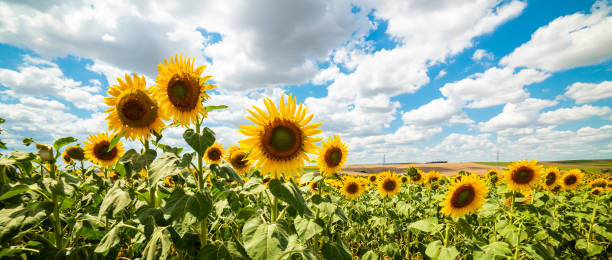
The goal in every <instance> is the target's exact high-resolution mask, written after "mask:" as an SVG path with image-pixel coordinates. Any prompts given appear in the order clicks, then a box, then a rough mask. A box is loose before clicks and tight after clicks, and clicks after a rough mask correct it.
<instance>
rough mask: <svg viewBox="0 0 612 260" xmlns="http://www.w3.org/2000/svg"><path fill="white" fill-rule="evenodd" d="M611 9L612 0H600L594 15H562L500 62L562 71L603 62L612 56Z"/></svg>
mask: <svg viewBox="0 0 612 260" xmlns="http://www.w3.org/2000/svg"><path fill="white" fill-rule="evenodd" d="M611 11H612V6H611V5H610V2H609V1H598V2H596V3H595V4H594V5H593V7H592V8H591V13H590V14H584V13H575V14H571V15H567V16H562V17H559V18H557V19H555V20H553V21H552V22H550V23H549V24H548V25H546V26H543V27H540V28H539V29H538V30H537V31H536V32H535V33H533V34H532V35H531V40H530V41H528V42H527V43H525V44H523V45H521V46H520V47H518V48H516V49H515V50H514V51H513V52H512V53H510V54H509V55H508V56H506V57H503V58H502V59H501V61H500V64H502V65H505V66H509V67H513V68H514V67H528V68H538V69H543V70H547V71H561V70H567V69H571V68H575V67H582V66H588V65H594V64H598V63H601V62H602V61H605V60H607V59H609V58H610V57H612V48H610V46H612V17H611V16H610V15H609V14H610V12H611Z"/></svg>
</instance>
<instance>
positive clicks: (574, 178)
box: [561, 169, 584, 190]
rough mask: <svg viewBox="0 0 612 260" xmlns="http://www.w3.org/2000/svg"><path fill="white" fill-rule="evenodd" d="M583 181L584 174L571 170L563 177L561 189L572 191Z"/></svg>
mask: <svg viewBox="0 0 612 260" xmlns="http://www.w3.org/2000/svg"><path fill="white" fill-rule="evenodd" d="M582 179H584V173H582V171H580V170H578V169H571V170H570V171H569V172H568V173H566V174H565V175H563V178H562V181H561V182H562V184H563V188H564V189H567V190H571V189H574V188H576V187H578V185H580V184H581V183H582Z"/></svg>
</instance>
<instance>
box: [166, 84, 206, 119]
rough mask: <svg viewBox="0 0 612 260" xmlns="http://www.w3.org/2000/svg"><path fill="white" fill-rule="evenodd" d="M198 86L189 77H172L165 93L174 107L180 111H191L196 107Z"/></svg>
mask: <svg viewBox="0 0 612 260" xmlns="http://www.w3.org/2000/svg"><path fill="white" fill-rule="evenodd" d="M199 92H200V86H198V82H197V80H196V79H193V78H192V77H191V76H187V77H185V76H181V75H174V76H172V78H171V79H170V81H169V82H168V88H167V90H166V93H167V94H168V98H169V99H170V102H171V103H172V105H174V107H176V108H177V109H178V110H180V111H191V110H193V109H194V108H195V107H196V106H197V105H198V102H199V100H198V98H199V97H200V95H199V94H200V93H199Z"/></svg>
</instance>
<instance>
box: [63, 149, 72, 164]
mask: <svg viewBox="0 0 612 260" xmlns="http://www.w3.org/2000/svg"><path fill="white" fill-rule="evenodd" d="M62 160H64V162H65V163H66V164H70V162H72V159H71V158H70V156H69V155H68V150H64V152H63V153H62Z"/></svg>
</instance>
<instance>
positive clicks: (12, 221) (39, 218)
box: [0, 202, 53, 243]
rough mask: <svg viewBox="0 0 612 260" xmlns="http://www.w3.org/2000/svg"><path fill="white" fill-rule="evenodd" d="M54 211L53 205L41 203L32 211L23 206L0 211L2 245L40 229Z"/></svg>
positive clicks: (0, 238)
mask: <svg viewBox="0 0 612 260" xmlns="http://www.w3.org/2000/svg"><path fill="white" fill-rule="evenodd" d="M52 210H53V204H51V203H49V202H43V203H40V204H39V205H38V206H37V207H36V208H34V209H30V208H26V207H24V206H22V205H19V206H17V207H16V208H5V209H0V243H8V242H10V241H13V240H15V239H17V238H19V237H20V236H21V235H23V234H25V233H27V232H28V231H30V230H31V229H32V228H35V227H38V226H39V225H40V224H41V223H42V222H43V221H44V220H45V219H47V217H48V216H49V214H50V212H51V211H52Z"/></svg>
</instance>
